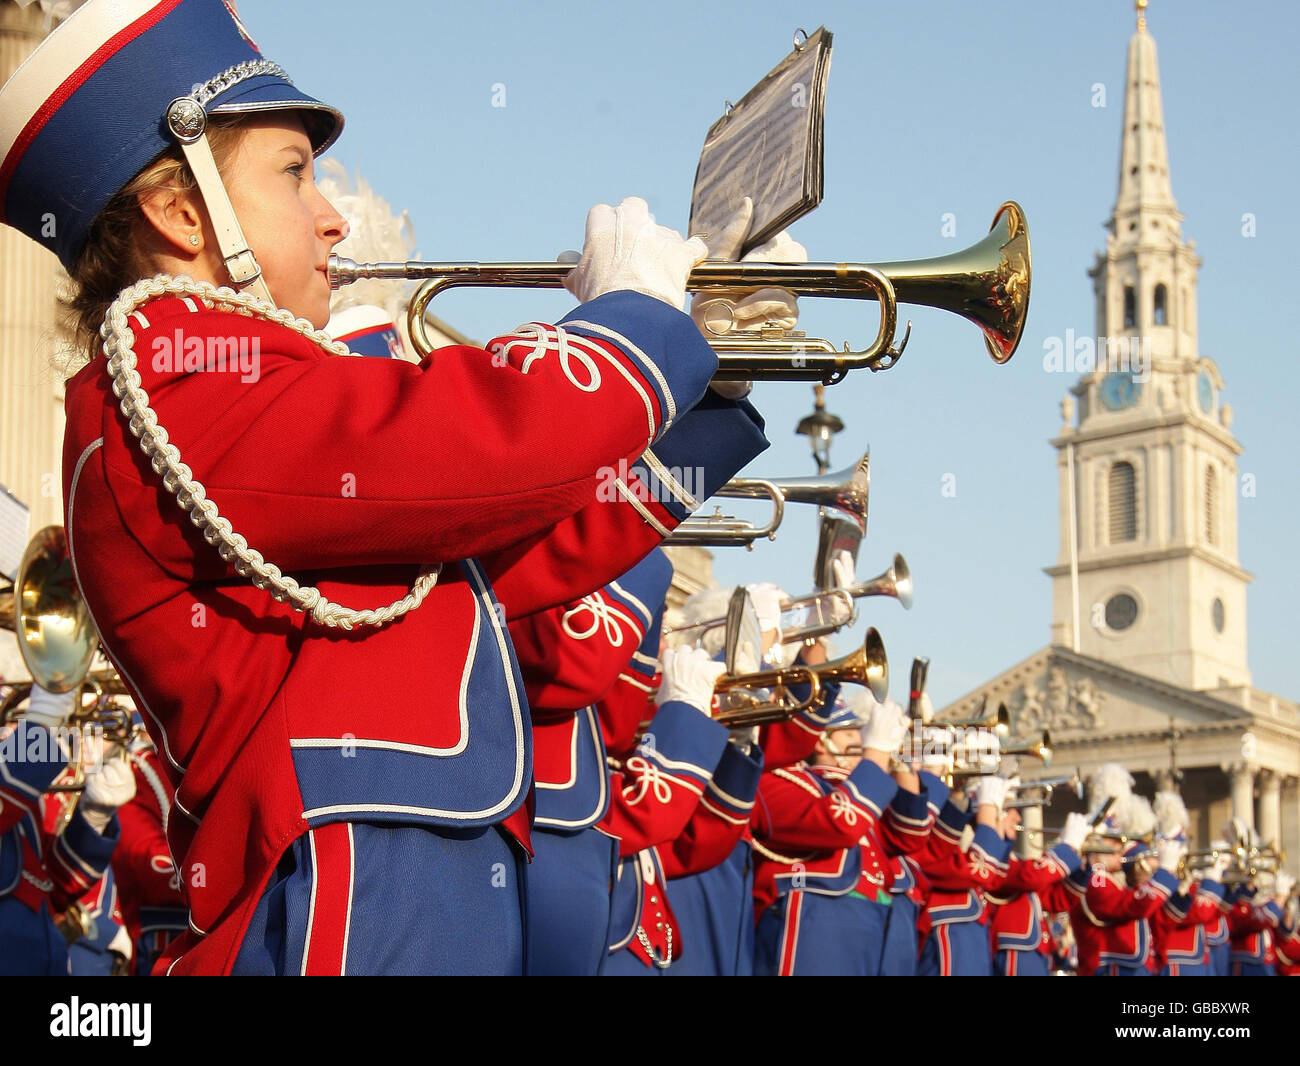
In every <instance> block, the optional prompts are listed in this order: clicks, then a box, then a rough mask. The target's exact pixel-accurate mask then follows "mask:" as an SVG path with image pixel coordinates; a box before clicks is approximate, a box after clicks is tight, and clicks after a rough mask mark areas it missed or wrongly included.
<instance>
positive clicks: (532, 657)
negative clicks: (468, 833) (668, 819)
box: [509, 549, 672, 975]
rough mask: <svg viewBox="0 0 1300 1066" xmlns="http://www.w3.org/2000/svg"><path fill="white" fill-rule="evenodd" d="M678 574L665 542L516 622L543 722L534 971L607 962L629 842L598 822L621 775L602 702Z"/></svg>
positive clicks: (576, 969) (538, 749) (654, 628)
mask: <svg viewBox="0 0 1300 1066" xmlns="http://www.w3.org/2000/svg"><path fill="white" fill-rule="evenodd" d="M671 579H672V566H671V564H670V563H669V562H668V559H667V557H666V556H665V555H664V554H663V552H661V551H659V550H658V549H656V550H655V551H652V552H651V553H650V554H649V555H647V556H646V558H645V559H643V560H642V561H641V562H639V563H638V564H637V565H636V566H635V567H633V568H632V569H631V570H630V571H629V572H628V573H627V574H624V575H623V576H622V577H620V578H619V579H618V580H617V581H613V582H611V583H610V584H608V585H606V586H605V587H604V588H603V589H599V590H597V591H596V592H593V593H591V594H589V595H587V596H584V597H583V598H582V599H580V600H578V601H576V602H575V603H573V604H567V605H564V606H561V607H557V608H554V609H552V610H550V611H544V612H538V613H537V614H534V615H529V616H527V617H525V618H523V619H518V620H515V621H513V622H511V623H510V626H509V628H510V635H511V639H512V641H513V642H514V645H515V649H516V654H517V656H518V658H519V663H520V671H521V674H522V676H523V678H524V688H525V692H526V694H527V696H528V705H529V709H530V712H531V715H532V720H533V776H534V783H535V790H536V791H535V813H534V818H533V829H534V833H533V849H534V855H533V861H532V863H530V864H529V866H528V868H527V871H526V878H527V885H526V887H527V891H526V893H525V906H526V911H525V917H526V919H527V920H526V921H525V932H526V935H527V938H528V939H527V951H526V955H525V972H526V973H528V974H577V975H581V974H587V975H594V974H596V973H598V972H599V971H600V968H601V964H602V962H603V961H604V957H605V948H606V945H607V944H608V942H609V906H610V885H611V882H612V880H613V877H614V874H615V870H616V867H617V863H618V842H617V840H616V839H615V838H614V837H613V835H612V834H610V833H609V832H608V830H607V829H606V828H604V827H598V824H597V823H600V822H601V821H602V820H603V819H604V818H605V817H606V814H607V811H608V808H609V799H610V784H611V779H610V776H609V770H608V768H607V766H606V754H605V746H604V743H603V741H602V737H601V727H600V722H599V719H598V715H597V708H596V706H595V701H596V700H598V699H599V698H600V697H601V696H602V695H603V694H604V692H605V691H606V690H608V689H609V688H611V687H612V686H613V685H614V684H615V682H616V681H617V679H618V676H619V674H620V672H621V671H622V670H623V669H624V668H626V666H627V664H628V661H629V659H630V658H631V657H632V655H633V654H634V652H635V650H636V649H637V648H638V646H640V645H643V644H644V643H645V642H646V641H647V640H648V639H649V637H650V636H652V635H653V639H654V641H655V642H656V643H657V641H658V632H659V619H660V616H661V613H662V603H663V596H664V593H665V592H666V591H667V589H668V585H669V582H670V581H671ZM655 604H657V605H658V607H652V606H650V605H655ZM575 707H578V708H580V709H579V710H574V708H575Z"/></svg>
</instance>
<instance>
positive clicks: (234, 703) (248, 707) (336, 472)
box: [0, 0, 765, 974]
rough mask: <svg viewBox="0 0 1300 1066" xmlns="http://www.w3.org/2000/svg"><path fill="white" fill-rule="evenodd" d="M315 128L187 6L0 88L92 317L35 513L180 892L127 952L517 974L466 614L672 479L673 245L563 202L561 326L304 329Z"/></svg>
mask: <svg viewBox="0 0 1300 1066" xmlns="http://www.w3.org/2000/svg"><path fill="white" fill-rule="evenodd" d="M142 72H147V77H145V76H142ZM341 127H342V119H341V116H340V115H339V113H338V112H337V111H336V110H334V109H333V108H331V107H329V106H327V105H325V104H322V103H321V102H319V101H317V100H315V99H313V98H312V97H310V96H307V95H306V94H305V93H303V92H302V91H301V90H299V89H297V88H295V87H294V86H293V85H292V84H291V83H290V82H289V81H288V79H287V78H286V77H285V76H284V74H283V72H282V70H281V69H280V68H279V67H278V66H277V65H276V64H274V63H272V62H271V61H270V60H269V59H267V58H266V57H264V56H263V55H262V54H261V53H260V52H259V51H258V49H257V48H256V46H255V45H254V44H253V43H252V39H251V37H250V36H249V35H248V33H247V30H246V29H245V28H244V27H243V26H242V24H241V23H240V22H239V21H238V20H237V18H236V17H235V16H234V15H233V13H232V11H231V9H230V8H229V7H228V6H227V5H226V4H224V3H222V2H220V0H180V2H179V3H178V2H176V0H161V2H159V3H156V4H152V5H131V6H124V5H122V4H119V3H115V2H109V0H90V2H89V3H87V4H85V5H84V6H82V7H81V8H79V9H78V10H77V11H76V12H75V13H74V14H73V15H72V16H71V17H70V18H69V19H68V20H67V21H66V22H64V23H63V24H62V25H60V26H59V28H58V29H56V30H55V31H54V33H52V34H51V35H50V36H49V37H48V38H47V39H46V40H45V41H44V42H42V44H41V45H40V47H38V48H37V50H36V51H35V52H34V53H33V54H32V56H31V57H30V58H29V59H28V60H27V61H26V62H25V63H24V64H23V65H22V66H21V67H20V68H19V70H18V71H17V72H16V73H15V74H14V76H13V77H12V78H11V79H10V81H9V82H8V83H7V84H6V85H5V87H4V88H3V90H0V159H2V160H3V163H2V164H0V182H3V183H4V187H3V189H0V193H3V195H0V202H2V203H3V205H4V220H5V221H6V222H8V223H9V224H11V225H13V226H15V227H17V228H18V229H20V230H22V231H23V232H24V233H26V234H27V235H28V236H30V237H32V238H33V239H35V240H38V241H41V242H42V243H43V244H44V245H45V246H47V247H50V248H52V249H53V250H54V251H55V252H56V254H57V255H58V256H59V259H60V261H61V262H62V263H63V265H64V266H65V267H66V268H67V269H68V270H69V272H70V274H71V276H72V278H73V281H74V284H75V285H76V287H77V290H78V295H77V297H76V302H75V307H76V308H77V310H78V312H79V313H80V316H81V319H80V321H81V325H82V328H81V335H82V336H83V337H84V338H86V339H87V341H88V343H89V342H90V341H93V343H94V347H93V348H92V349H91V350H90V351H89V352H88V354H89V355H90V357H91V358H90V362H89V363H88V364H87V365H86V366H85V367H84V368H83V369H82V370H81V371H80V372H79V373H78V374H77V375H76V376H75V377H74V378H72V380H71V381H69V382H68V385H67V390H66V396H67V413H68V421H67V432H66V436H65V445H64V492H65V514H66V516H67V528H68V539H69V545H70V547H71V551H72V557H73V560H74V563H75V565H76V572H77V576H78V579H79V582H80V585H81V588H82V592H83V595H84V599H85V602H86V604H87V606H88V608H89V610H90V613H91V615H92V616H93V619H94V622H95V625H96V628H97V630H98V631H99V633H100V634H101V636H102V638H103V642H104V646H105V648H106V651H107V653H108V655H109V657H110V659H111V660H112V661H113V664H114V665H115V667H116V668H117V670H118V672H119V674H120V675H121V676H122V677H123V679H124V680H125V681H126V684H127V687H128V688H129V690H130V693H131V695H132V697H133V699H134V701H135V703H136V705H137V706H138V707H139V708H140V710H141V713H142V714H143V716H144V718H145V720H146V722H147V723H148V727H149V731H150V735H151V736H152V738H153V739H154V741H155V743H157V745H158V748H159V751H160V753H161V754H162V756H163V759H164V767H165V770H166V773H167V778H168V781H167V784H168V787H169V788H171V789H172V790H173V792H174V795H173V804H174V807H173V809H174V811H175V812H178V816H176V817H173V818H172V819H171V821H170V823H169V826H168V830H169V832H168V837H169V841H170V843H171V850H172V854H173V855H174V856H175V857H176V858H177V861H178V866H179V870H180V873H181V877H182V883H183V884H184V886H185V889H186V893H187V901H188V903H189V906H190V912H191V920H190V929H189V931H188V932H187V933H185V934H184V935H182V936H181V937H180V938H178V939H177V940H176V941H175V942H173V943H172V944H171V945H170V946H169V948H168V949H167V952H166V954H164V955H163V957H162V958H161V959H160V960H159V963H158V968H159V969H160V970H164V971H167V972H171V973H176V974H181V973H273V974H283V973H304V974H317V973H336V974H337V973H468V972H484V973H518V972H520V970H521V969H522V964H523V951H524V930H523V918H522V896H521V873H520V868H521V864H522V863H523V861H524V860H525V857H526V854H527V847H528V841H529V824H528V823H529V812H528V810H527V808H526V806H525V800H526V798H527V795H528V791H529V786H530V783H531V743H530V736H529V728H528V712H527V707H526V703H525V700H524V697H523V694H522V681H521V678H520V676H519V672H518V669H517V665H516V663H515V660H514V656H513V653H512V650H511V646H510V642H509V638H508V634H507V632H506V628H505V625H504V622H503V620H502V619H503V616H502V612H504V617H520V616H523V615H527V614H530V613H532V612H534V611H537V610H542V609H545V608H548V607H551V606H554V605H557V604H561V603H565V602H570V601H572V600H573V599H575V598H577V597H579V596H581V595H584V594H586V593H587V592H590V591H592V590H593V589H596V588H599V587H601V586H602V585H603V584H605V583H606V582H608V581H610V580H612V579H614V578H616V577H617V576H618V575H619V574H621V573H623V572H625V571H626V570H627V569H628V568H629V567H630V566H632V565H633V564H634V563H635V562H636V561H637V560H639V559H641V558H642V557H644V555H645V554H646V553H647V552H648V551H649V550H650V548H652V547H653V546H654V545H655V544H657V543H658V542H659V541H660V540H661V539H662V538H663V537H664V536H666V535H667V534H668V533H670V532H671V530H672V529H673V528H674V527H675V526H676V525H677V524H678V523H679V522H680V521H681V520H682V519H683V518H684V517H685V516H686V514H687V513H689V511H690V510H691V509H693V506H694V505H695V504H696V502H697V501H695V500H694V499H693V498H692V497H691V496H690V495H689V494H687V493H685V492H684V491H683V490H682V489H681V486H680V484H679V483H677V482H676V481H675V479H674V478H673V477H672V475H671V471H670V469H669V468H668V467H666V466H665V465H664V464H661V463H660V462H659V456H658V450H659V449H661V448H667V447H671V446H672V442H673V439H674V438H673V437H672V435H673V434H674V433H675V431H676V429H677V427H678V424H679V423H681V422H683V421H685V416H686V414H687V412H689V411H691V409H692V408H694V407H695V406H696V404H697V402H698V401H699V400H700V399H701V397H702V396H704V394H705V392H706V389H707V386H708V383H709V381H710V379H711V378H712V376H713V374H714V372H715V370H716V367H717V360H716V356H715V355H714V353H713V351H712V349H710V348H709V346H708V345H707V344H706V343H705V341H704V340H703V338H702V337H701V336H700V333H699V331H698V329H697V328H696V327H695V325H694V324H693V323H692V322H691V320H690V318H689V317H688V316H686V315H685V314H684V313H683V311H682V308H683V307H684V306H685V292H684V285H685V281H686V278H687V276H688V274H689V272H690V270H691V269H692V267H693V266H694V265H695V264H696V263H697V262H699V261H700V260H701V259H702V258H703V257H704V256H705V255H706V252H707V249H706V248H705V246H704V245H703V243H702V242H701V241H699V240H698V239H695V240H683V239H682V238H681V237H680V236H679V235H677V234H675V233H673V232H672V231H670V230H667V229H665V228H663V227H660V226H657V225H656V224H655V223H654V220H653V218H652V217H651V216H650V214H649V211H648V208H647V205H646V204H645V203H644V202H643V201H640V200H635V199H632V200H627V201H624V202H623V203H622V204H621V205H619V206H618V207H617V208H615V207H609V206H606V205H599V206H598V207H597V208H594V209H593V210H592V212H591V213H590V214H589V216H588V225H587V235H586V242H585V244H584V249H583V255H582V257H581V260H580V261H579V262H578V264H577V265H576V266H575V267H574V269H573V270H572V271H571V272H570V273H569V275H568V276H567V285H568V286H569V289H570V291H571V292H572V293H573V294H574V295H575V296H576V297H577V298H578V300H579V301H580V302H581V303H582V305H583V306H582V307H580V308H579V309H578V310H577V311H575V312H574V313H572V314H570V315H569V316H567V317H566V318H565V319H564V320H563V322H562V323H560V324H558V325H543V324H538V323H533V324H530V325H528V326H526V327H522V328H521V329H520V330H518V331H516V332H514V333H511V334H507V335H504V336H501V337H499V338H497V339H496V340H495V341H493V342H491V343H490V344H489V348H490V349H491V352H488V351H483V350H479V349H475V348H471V347H468V346H455V347H451V348H448V349H444V350H442V351H440V352H439V353H438V354H437V358H436V360H426V362H425V363H423V364H420V365H418V366H417V365H413V364H410V363H407V362H404V361H402V360H397V359H347V358H337V356H339V355H342V354H344V352H345V349H343V348H342V347H341V346H337V345H335V344H334V343H333V342H331V341H330V340H329V339H328V337H327V336H326V335H325V334H323V333H322V332H320V330H321V329H322V327H324V325H325V324H326V321H327V319H328V314H329V281H328V278H327V276H326V271H325V266H326V259H327V256H328V254H329V252H330V250H331V248H333V247H334V246H335V245H336V244H337V243H338V242H339V241H340V240H341V239H342V238H343V236H344V234H345V232H346V223H345V222H344V220H343V219H342V218H341V217H340V216H339V215H338V214H337V212H336V211H335V210H334V209H333V207H332V206H331V205H330V204H329V203H328V202H327V201H326V200H325V199H324V197H323V196H321V195H320V193H319V191H318V190H317V189H316V187H315V184H314V177H313V175H314V171H313V160H314V157H315V156H316V155H318V154H319V153H320V152H322V151H324V150H325V149H326V148H327V147H328V146H329V145H330V144H331V143H332V142H333V141H334V140H335V138H336V137H337V136H338V134H339V132H340V130H341ZM70 160H75V165H73V164H71V163H69V161H70ZM51 213H52V214H53V216H54V218H53V220H52V222H51V220H50V217H49V216H50V214H51ZM158 274H163V275H167V277H166V278H163V279H159V278H157V277H156V275H158ZM178 275H185V276H186V278H187V279H188V278H193V279H196V280H195V281H189V280H177V276H178ZM141 278H152V279H153V280H148V281H140V280H139V279H141ZM230 285H234V286H235V287H236V288H237V289H239V290H241V291H239V292H237V293H234V294H231V293H227V292H225V291H219V289H218V286H230ZM277 308H278V309H277ZM101 324H102V326H103V328H102V332H101ZM100 340H102V341H103V354H102V355H101V354H100V352H99V350H98V349H99V341H100ZM232 352H237V353H238V358H235V356H234V355H233V354H232ZM715 399H716V400H717V402H718V403H719V404H728V403H731V402H732V401H729V400H725V399H722V398H721V397H715ZM733 410H734V408H733ZM744 421H745V422H746V423H747V425H746V427H744V428H743V429H742V430H741V432H742V433H743V434H744V436H745V441H746V443H745V444H744V445H737V446H736V447H735V448H734V449H732V452H733V453H734V454H739V455H743V456H744V459H745V460H746V461H747V460H748V459H749V458H751V457H752V456H753V455H754V454H756V453H757V452H758V451H759V450H761V448H762V447H763V446H764V445H765V442H764V441H763V438H762V434H761V430H760V429H759V427H758V426H757V425H756V424H755V423H754V422H753V420H752V419H749V418H746V419H745V420H744ZM566 427H577V431H574V430H573V429H572V428H567V429H566ZM638 461H640V462H641V463H642V466H641V468H640V469H643V470H644V469H646V468H653V469H654V470H655V472H656V474H657V475H658V477H657V482H658V486H657V490H656V491H655V492H649V491H648V490H647V487H646V485H645V483H644V482H643V481H642V480H641V479H640V478H639V476H638V475H637V474H636V473H635V464H636V463H637V462H638ZM602 471H605V472H610V473H609V476H608V477H605V478H602V476H601V472H602ZM624 471H627V472H626V473H624ZM728 473H729V472H728ZM602 487H604V488H607V489H608V492H602ZM411 869H419V870H422V871H425V876H424V877H422V878H419V879H413V878H411V877H409V876H407V874H406V872H407V871H409V870H411ZM413 928H418V929H421V930H428V931H431V934H432V935H428V936H411V935H410V930H411V929H413Z"/></svg>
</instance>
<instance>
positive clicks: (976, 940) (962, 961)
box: [916, 922, 993, 977]
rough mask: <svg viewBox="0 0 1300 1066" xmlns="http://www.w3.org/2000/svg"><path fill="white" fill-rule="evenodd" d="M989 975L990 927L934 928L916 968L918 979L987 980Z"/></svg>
mask: <svg viewBox="0 0 1300 1066" xmlns="http://www.w3.org/2000/svg"><path fill="white" fill-rule="evenodd" d="M992 973H993V950H992V948H991V946H990V945H989V927H988V926H987V925H981V924H980V923H979V922H947V923H945V924H944V925H936V926H935V927H934V928H933V929H931V930H930V935H929V936H927V937H926V938H925V946H924V947H923V948H922V949H921V961H920V963H919V964H918V966H917V968H916V974H917V976H918V977H940V976H943V977H989V976H991V975H992Z"/></svg>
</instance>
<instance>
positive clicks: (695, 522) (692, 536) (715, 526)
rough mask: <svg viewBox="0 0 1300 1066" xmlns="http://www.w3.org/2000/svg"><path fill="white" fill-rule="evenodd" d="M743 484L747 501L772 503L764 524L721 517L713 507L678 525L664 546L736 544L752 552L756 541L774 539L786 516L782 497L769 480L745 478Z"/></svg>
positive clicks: (719, 510)
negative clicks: (708, 512) (761, 499)
mask: <svg viewBox="0 0 1300 1066" xmlns="http://www.w3.org/2000/svg"><path fill="white" fill-rule="evenodd" d="M744 481H745V484H746V486H747V487H748V488H749V489H750V490H751V495H750V496H749V498H757V497H759V496H766V497H768V499H769V500H770V501H771V504H772V517H771V518H770V519H769V520H768V523H767V525H765V526H758V525H755V524H754V523H752V522H750V521H748V520H746V519H744V518H736V517H734V516H733V515H728V514H723V513H722V508H720V507H715V508H714V511H713V514H711V515H692V516H691V517H690V518H688V519H686V521H684V522H681V523H679V524H678V526H677V528H676V529H674V530H673V531H672V533H671V534H670V535H669V536H668V538H667V540H666V541H665V543H667V544H693V545H698V546H701V547H717V548H723V547H731V546H737V545H738V546H741V547H745V548H748V549H750V550H753V547H754V541H756V540H762V539H764V538H766V539H767V540H776V530H777V527H778V526H779V525H780V524H781V520H782V519H783V518H784V517H785V495H784V494H783V493H782V492H781V490H780V489H779V488H778V487H777V486H776V484H775V483H773V482H772V481H768V480H765V479H763V478H745V479H744ZM724 487H725V486H724ZM716 495H722V493H721V492H719V493H717V494H716Z"/></svg>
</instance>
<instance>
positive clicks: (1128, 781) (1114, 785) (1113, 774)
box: [1088, 762, 1133, 817]
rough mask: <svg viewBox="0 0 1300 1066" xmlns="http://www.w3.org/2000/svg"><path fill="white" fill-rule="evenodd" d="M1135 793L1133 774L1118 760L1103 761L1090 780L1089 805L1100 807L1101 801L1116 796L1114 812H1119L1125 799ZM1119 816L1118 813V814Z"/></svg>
mask: <svg viewBox="0 0 1300 1066" xmlns="http://www.w3.org/2000/svg"><path fill="white" fill-rule="evenodd" d="M1132 794H1133V775H1132V774H1130V773H1129V772H1128V771H1127V770H1125V769H1124V767H1122V766H1121V765H1120V764H1119V763H1117V762H1108V763H1103V764H1102V765H1101V766H1099V767H1097V770H1096V772H1095V773H1094V774H1093V775H1092V777H1091V778H1089V780H1088V806H1089V807H1093V808H1095V807H1098V806H1100V805H1101V803H1102V802H1103V801H1104V800H1106V799H1108V798H1110V797H1111V796H1114V797H1115V801H1116V802H1115V807H1114V808H1112V813H1114V812H1117V811H1118V809H1119V808H1120V807H1121V806H1122V805H1123V801H1124V800H1125V799H1127V798H1128V797H1129V796H1131V795H1132ZM1116 817H1118V814H1116Z"/></svg>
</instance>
